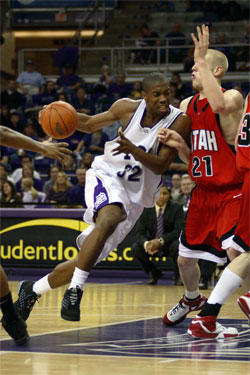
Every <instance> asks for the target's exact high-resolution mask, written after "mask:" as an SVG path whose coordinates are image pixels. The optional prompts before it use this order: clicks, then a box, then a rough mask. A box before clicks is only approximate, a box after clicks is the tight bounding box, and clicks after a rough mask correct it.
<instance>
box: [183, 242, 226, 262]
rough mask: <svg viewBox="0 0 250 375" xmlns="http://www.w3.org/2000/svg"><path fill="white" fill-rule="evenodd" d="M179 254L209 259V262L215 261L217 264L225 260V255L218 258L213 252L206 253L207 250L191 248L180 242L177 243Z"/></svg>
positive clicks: (186, 256)
mask: <svg viewBox="0 0 250 375" xmlns="http://www.w3.org/2000/svg"><path fill="white" fill-rule="evenodd" d="M179 255H181V256H182V257H185V258H194V259H204V260H210V261H211V262H215V263H218V264H224V263H226V261H227V257H224V258H219V257H217V256H216V255H214V254H211V253H208V252H207V251H203V250H191V249H189V248H187V247H186V246H185V245H183V244H182V243H181V242H180V243H179Z"/></svg>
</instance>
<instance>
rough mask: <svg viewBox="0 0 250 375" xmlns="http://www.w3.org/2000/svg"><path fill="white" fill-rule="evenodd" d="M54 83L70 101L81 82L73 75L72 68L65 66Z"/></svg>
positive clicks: (68, 65)
mask: <svg viewBox="0 0 250 375" xmlns="http://www.w3.org/2000/svg"><path fill="white" fill-rule="evenodd" d="M56 83H57V88H58V89H61V90H63V91H64V92H65V93H66V94H67V95H68V96H69V100H70V101H71V96H72V95H73V94H74V92H75V90H77V89H78V88H79V87H80V86H81V84H82V80H81V78H80V77H79V76H78V75H77V74H75V73H73V68H72V66H71V65H70V64H65V65H64V67H63V69H62V74H61V75H60V77H59V78H58V79H57V81H56Z"/></svg>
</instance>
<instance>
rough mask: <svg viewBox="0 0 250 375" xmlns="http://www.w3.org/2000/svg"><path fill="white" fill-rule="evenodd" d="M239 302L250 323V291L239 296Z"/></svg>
mask: <svg viewBox="0 0 250 375" xmlns="http://www.w3.org/2000/svg"><path fill="white" fill-rule="evenodd" d="M237 302H238V305H239V306H240V308H241V310H242V311H243V313H244V314H246V316H247V319H248V323H249V324H250V292H248V293H246V294H245V295H244V296H241V297H239V298H238V300H237Z"/></svg>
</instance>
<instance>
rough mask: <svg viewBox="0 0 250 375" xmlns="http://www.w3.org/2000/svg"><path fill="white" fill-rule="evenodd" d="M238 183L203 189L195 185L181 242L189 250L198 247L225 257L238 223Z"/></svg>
mask: <svg viewBox="0 0 250 375" xmlns="http://www.w3.org/2000/svg"><path fill="white" fill-rule="evenodd" d="M241 197H242V194H241V185H238V186H237V187H234V188H233V189H229V188H221V189H220V190H219V189H218V190H217V191H211V190H205V189H204V188H202V187H201V186H199V185H197V186H196V187H195V188H194V190H193V192H192V197H191V200H190V204H189V209H188V215H187V220H186V225H185V229H184V231H183V233H182V236H181V243H182V244H183V245H184V246H185V248H187V249H190V250H200V251H205V252H208V253H211V254H213V255H214V256H216V257H219V258H223V257H225V251H224V250H225V249H227V248H229V247H230V245H231V241H232V236H233V234H234V230H235V227H236V224H237V222H238V217H239V211H240V202H241Z"/></svg>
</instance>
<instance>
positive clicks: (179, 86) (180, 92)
mask: <svg viewBox="0 0 250 375" xmlns="http://www.w3.org/2000/svg"><path fill="white" fill-rule="evenodd" d="M170 83H173V84H174V85H175V87H176V90H175V97H176V98H177V99H179V100H183V99H184V98H186V97H187V91H186V88H185V86H184V84H183V82H182V80H181V77H180V74H178V73H173V75H172V77H171V81H170Z"/></svg>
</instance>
